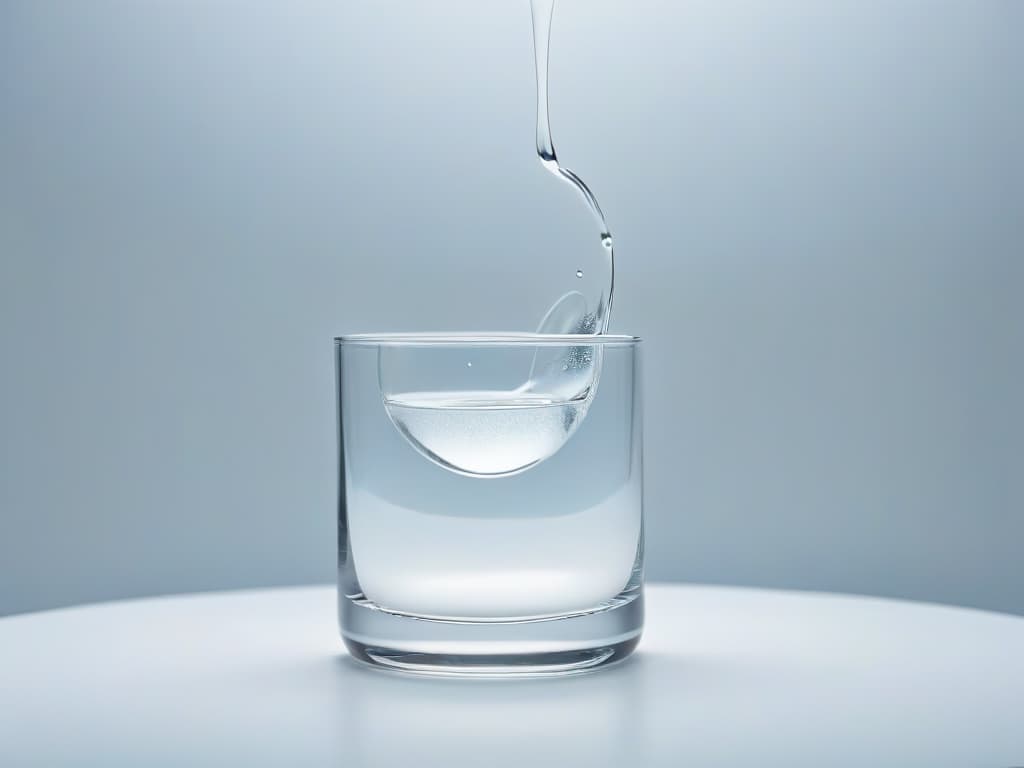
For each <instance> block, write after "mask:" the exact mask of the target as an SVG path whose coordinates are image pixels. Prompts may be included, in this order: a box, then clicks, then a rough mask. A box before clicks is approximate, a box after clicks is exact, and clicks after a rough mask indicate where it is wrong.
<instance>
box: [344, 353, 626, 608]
mask: <svg viewBox="0 0 1024 768" xmlns="http://www.w3.org/2000/svg"><path fill="white" fill-rule="evenodd" d="M348 354H349V356H348V357H347V358H346V359H345V361H344V362H343V365H342V367H341V372H342V376H343V380H342V392H343V393H344V399H343V403H342V423H343V441H344V442H343V454H344V457H345V461H344V469H345V477H344V484H343V485H344V497H343V498H344V511H343V517H342V520H343V526H344V530H345V533H346V536H347V547H348V551H349V552H350V553H351V557H350V558H343V561H345V562H347V563H349V564H350V566H351V568H352V578H351V580H350V582H349V586H348V587H347V588H346V593H347V594H348V595H349V596H350V597H351V598H352V600H353V601H354V602H355V603H357V604H359V605H364V606H369V607H371V608H379V609H382V610H384V611H388V612H395V613H399V614H407V615H413V616H421V617H444V618H447V619H467V620H474V621H475V620H480V621H507V620H519V619H530V618H537V617H542V616H555V615H567V614H571V613H574V612H588V611H595V610H600V609H601V608H602V607H607V606H610V605H615V604H618V603H621V602H622V601H628V600H630V599H632V596H633V595H634V594H635V593H636V590H637V589H638V587H639V562H640V560H639V556H640V542H641V472H640V469H639V465H640V450H641V448H640V441H639V432H638V430H639V426H638V419H637V418H636V415H635V413H634V410H635V407H636V406H635V403H634V400H633V397H634V395H633V390H632V358H631V357H629V358H628V369H627V367H626V366H627V360H626V358H627V356H626V353H625V352H624V351H621V350H620V351H619V352H618V353H617V354H613V352H612V351H608V350H606V351H605V355H604V363H603V369H602V382H601V390H600V392H599V393H597V395H596V396H595V397H593V398H590V399H584V400H582V401H575V402H571V403H566V402H563V401H560V400H557V399H554V400H553V399H552V398H542V397H538V396H536V395H527V396H523V395H520V396H518V397H512V396H511V395H510V394H509V393H507V392H503V391H502V392H497V393H495V392H494V391H487V390H483V391H471V390H467V391H460V392H455V393H448V395H449V396H452V395H454V397H453V399H451V400H442V399H440V398H439V396H438V395H437V394H435V393H422V392H410V393H405V394H404V395H402V396H399V397H394V398H391V399H389V400H388V401H386V402H385V403H383V404H382V402H381V399H380V394H379V391H378V388H377V382H376V375H375V373H376V367H377V350H375V349H372V348H368V349H366V350H365V351H364V350H351V351H350V352H349V353H348ZM620 357H621V358H623V359H621V360H620V359H619V358H620ZM527 359H528V358H527ZM489 363H490V361H488V360H487V359H486V358H485V359H480V357H478V358H477V361H476V363H475V365H474V368H478V367H479V368H485V367H488V365H489ZM462 367H463V368H465V364H464V363H463V366H462ZM584 414H585V415H586V418H585V419H584V418H583V415H584ZM425 454H427V455H431V459H430V460H428V459H427V458H425ZM439 454H440V455H443V456H444V457H445V459H439V458H438V455H439ZM448 461H455V462H456V464H457V466H458V470H462V469H467V468H468V469H470V470H472V471H473V472H474V474H473V475H467V474H466V473H465V472H462V471H453V468H452V467H451V466H446V463H447V462H448ZM516 470H520V471H516ZM343 583H344V580H343Z"/></svg>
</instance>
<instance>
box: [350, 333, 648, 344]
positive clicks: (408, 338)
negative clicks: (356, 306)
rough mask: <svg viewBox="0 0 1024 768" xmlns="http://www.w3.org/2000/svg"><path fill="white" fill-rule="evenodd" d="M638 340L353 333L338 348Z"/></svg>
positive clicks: (627, 340) (625, 340)
mask: <svg viewBox="0 0 1024 768" xmlns="http://www.w3.org/2000/svg"><path fill="white" fill-rule="evenodd" d="M641 341H642V339H641V338H640V337H639V336H629V335H623V334H613V333H601V334H583V333H514V332H513V333H503V332H495V333H480V332H475V333H474V332H453V333H432V332H423V333H351V334H345V335H343V336H336V337H335V339H334V343H335V344H339V345H341V344H345V345H349V344H362V345H368V346H420V347H434V346H455V347H514V346H525V347H535V346H538V345H545V344H550V345H552V346H591V345H597V346H608V345H635V344H639V343H640V342H641Z"/></svg>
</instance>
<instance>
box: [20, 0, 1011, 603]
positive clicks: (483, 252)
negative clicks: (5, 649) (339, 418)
mask: <svg viewBox="0 0 1024 768" xmlns="http://www.w3.org/2000/svg"><path fill="white" fill-rule="evenodd" d="M1022 34H1024V3H1018V2H997V1H994V0H984V1H982V2H933V1H929V2H911V1H909V0H899V1H892V2H884V3H882V2H867V3H864V2H852V1H843V2H830V3H818V2H811V0H806V2H795V3H794V2H783V3H758V2H752V1H746V2H740V1H738V0H734V1H730V2H711V0H701V1H700V2H685V3H674V2H653V1H652V0H641V1H639V2H637V1H632V0H631V1H630V2H626V1H625V0H616V1H615V2H610V1H602V2H594V1H591V2H584V0H563V2H562V3H561V5H560V7H559V8H558V9H557V11H556V20H555V30H554V42H553V52H552V57H553V60H552V66H553V72H552V118H553V122H554V129H555V140H556V145H557V146H558V147H559V150H560V155H561V157H562V159H563V160H564V161H565V162H566V164H567V165H569V167H571V168H574V169H575V170H577V171H578V172H579V173H580V174H581V175H582V176H583V177H584V178H585V179H587V181H588V182H589V183H590V184H591V185H592V186H593V188H594V189H595V191H596V192H597V194H598V196H599V198H600V200H601V202H602V205H603V206H604V208H605V210H606V213H607V214H608V218H609V222H610V224H611V227H612V231H613V232H614V234H615V236H616V241H617V246H618V266H619V272H618V276H617V277H618V279H617V293H616V306H615V310H614V313H613V318H612V325H613V330H616V331H620V332H629V333H636V334H638V335H641V336H643V337H645V339H646V344H647V346H646V373H647V379H646V392H647V403H648V408H647V444H646V445H647V454H646V455H647V514H648V529H647V530H648V536H649V538H648V563H649V570H648V573H649V576H650V577H653V578H657V579H679V580H689V581H704V582H721V583H729V584H750V585H764V586H777V587H797V588H806V589H819V590H842V591H852V592H865V593H872V594H880V595H895V596H902V597H909V598H917V599H928V600H938V601H948V602H954V603H962V604H966V605H972V606H980V607H987V608H997V609H1004V610H1010V611H1016V612H1024V557H1022V556H1021V542H1022V540H1024V301H1022V298H1021V297H1022V295H1024V255H1022V253H1024V230H1022V227H1024V225H1022V219H1024V190H1022V185H1024V162H1022V157H1024V150H1022V148H1021V139H1020V137H1021V136H1022V135H1024V103H1022V102H1024V46H1021V44H1020V40H1021V38H1022ZM532 97H533V83H532V58H531V40H530V23H529V12H528V4H527V2H526V0H514V1H513V0H507V1H506V2H494V3H478V2H468V1H465V2H450V3H444V4H442V3H426V2H412V1H411V0H407V1H402V2H391V3H351V2H322V3H309V2H299V3H271V2H266V1H265V0H250V1H248V2H241V0H218V1H217V2H212V3H208V2H200V0H181V1H180V2H169V1H165V0H154V1H153V2H144V3H139V2H130V1H129V0H89V1H88V2H81V3H65V2H57V0H0V256H2V261H0V349H2V361H3V362H2V366H3V368H2V377H0V436H2V444H0V448H2V456H0V458H2V463H0V525H2V528H0V564H2V578H0V612H15V611H23V610H30V609H34V608H43V607H49V606H56V605H63V604H69V603H75V602H80V601H90V600H99V599H106V598H116V597H124V596H131V595H142V594H153V593H164V592H177V591H186V590H200V589H212V588H223V587H240V586H250V585H270V584H291V583H301V582H312V581H323V580H329V579H331V578H332V577H333V573H334V549H335V535H334V526H335V522H334V504H335V499H334V496H335V447H334V401H333V397H334V392H333V387H334V378H333V377H334V374H333V369H332V358H331V353H332V350H331V341H330V340H331V337H332V336H333V335H335V334H337V333H340V332H354V331H367V330H409V329H440V328H448V329H451V328H468V327H477V328H480V327H483V328H517V327H518V328H525V327H529V326H530V325H531V324H532V323H533V322H535V319H536V318H537V317H539V313H540V312H541V311H542V310H543V307H544V306H545V305H546V304H548V303H549V302H550V301H551V299H552V298H553V296H552V292H553V291H554V292H556V294H557V290H558V289H559V287H560V284H559V281H560V280H562V279H564V278H563V276H564V275H565V274H566V272H567V270H569V271H574V270H575V268H576V263H575V261H576V259H575V255H574V254H575V253H576V252H577V251H578V249H579V243H580V242H581V241H580V236H581V235H580V233H581V232H587V233H589V232H590V230H589V229H587V227H588V226H589V225H588V224H587V223H586V221H585V219H581V218H580V215H581V213H580V211H579V207H578V206H577V205H576V201H574V200H572V199H571V198H570V197H566V194H565V190H564V189H562V188H559V187H558V186H557V185H556V184H554V182H553V180H552V179H551V178H550V177H549V176H547V175H546V174H544V172H543V171H542V170H541V169H540V168H539V166H538V165H537V164H536V162H535V161H534V160H533V158H532V156H531V152H532V131H533V126H532V119H533V105H532ZM585 236H591V235H590V234H586V235H585Z"/></svg>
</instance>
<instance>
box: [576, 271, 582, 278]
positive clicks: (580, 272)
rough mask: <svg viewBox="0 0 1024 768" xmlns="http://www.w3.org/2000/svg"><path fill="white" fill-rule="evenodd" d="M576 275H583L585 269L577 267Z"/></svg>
mask: <svg viewBox="0 0 1024 768" xmlns="http://www.w3.org/2000/svg"><path fill="white" fill-rule="evenodd" d="M576 277H583V270H582V269H577V270H576Z"/></svg>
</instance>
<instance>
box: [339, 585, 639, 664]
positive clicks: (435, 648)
mask: <svg viewBox="0 0 1024 768" xmlns="http://www.w3.org/2000/svg"><path fill="white" fill-rule="evenodd" d="M339 603H340V606H339V608H340V616H341V628H342V629H341V634H342V638H343V639H344V641H345V646H346V647H347V648H348V650H349V653H351V654H352V656H353V657H354V658H356V659H358V660H359V661H362V662H365V663H367V664H369V665H371V666H374V667H377V668H381V669H389V670H392V671H400V672H409V673H416V674H428V675H448V676H467V677H534V676H547V675H568V674H578V673H581V672H589V671H592V670H596V669H601V668H603V667H607V666H609V665H611V664H614V663H615V662H618V661H621V660H623V659H625V658H626V657H627V656H628V655H629V654H630V653H632V652H633V649H634V648H636V646H637V643H638V642H639V640H640V633H641V631H642V629H643V595H642V593H641V592H640V591H639V590H637V591H635V592H632V593H631V594H629V595H628V596H626V595H624V596H620V597H619V598H617V599H616V600H614V601H612V603H611V604H609V605H608V606H607V607H602V608H600V609H598V610H595V611H592V612H578V613H573V614H571V615H568V616H561V617H551V618H544V619H534V620H525V621H466V620H459V621H448V620H444V619H425V618H420V617H416V616H409V615H406V614H401V613H394V612H390V611H385V610H382V609H380V608H378V607H376V606H373V605H372V604H369V603H367V602H366V601H365V600H355V599H352V598H349V597H346V596H344V595H340V596H339Z"/></svg>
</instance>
